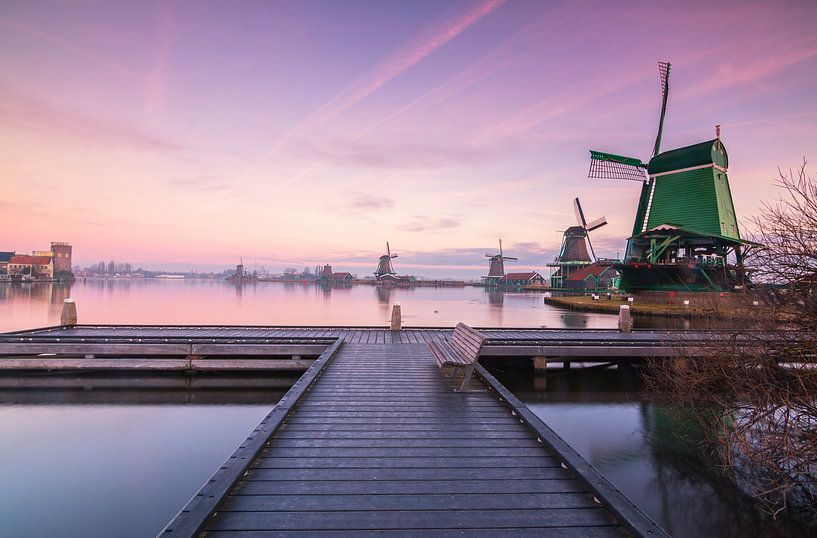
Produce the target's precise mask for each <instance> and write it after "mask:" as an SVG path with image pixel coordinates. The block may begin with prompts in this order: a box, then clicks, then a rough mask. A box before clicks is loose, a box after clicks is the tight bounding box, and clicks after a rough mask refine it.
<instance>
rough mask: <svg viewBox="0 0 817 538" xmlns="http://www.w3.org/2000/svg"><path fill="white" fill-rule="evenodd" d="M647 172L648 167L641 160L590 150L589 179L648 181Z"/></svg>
mask: <svg viewBox="0 0 817 538" xmlns="http://www.w3.org/2000/svg"><path fill="white" fill-rule="evenodd" d="M646 171H647V165H646V164H644V163H642V162H641V160H640V159H636V158H634V157H624V156H623V155H615V154H613V153H604V152H601V151H593V150H592V149H591V150H590V172H588V174H587V177H589V178H593V179H629V180H631V181H646V179H647V178H646V176H645V174H646Z"/></svg>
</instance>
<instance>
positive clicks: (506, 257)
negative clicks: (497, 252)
mask: <svg viewBox="0 0 817 538" xmlns="http://www.w3.org/2000/svg"><path fill="white" fill-rule="evenodd" d="M502 259H503V260H518V259H519V258H512V257H510V256H502Z"/></svg>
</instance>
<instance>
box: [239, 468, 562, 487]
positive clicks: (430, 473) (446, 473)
mask: <svg viewBox="0 0 817 538" xmlns="http://www.w3.org/2000/svg"><path fill="white" fill-rule="evenodd" d="M571 478H574V475H573V474H571V473H570V472H568V471H567V470H566V469H562V468H561V467H534V468H531V467H512V468H504V469H496V468H491V469H478V468H468V467H459V468H457V467H445V468H442V467H440V468H430V469H383V468H355V469H325V468H318V469H308V468H304V469H265V468H261V469H253V471H252V479H251V480H247V481H245V483H249V482H251V481H256V480H262V481H264V480H275V481H278V480H283V481H287V480H296V481H303V480H363V481H369V480H526V479H536V480H551V479H558V480H567V479H571Z"/></svg>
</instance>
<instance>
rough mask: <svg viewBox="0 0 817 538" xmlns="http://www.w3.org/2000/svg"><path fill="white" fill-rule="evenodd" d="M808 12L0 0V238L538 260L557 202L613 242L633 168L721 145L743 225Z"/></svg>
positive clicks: (609, 252)
mask: <svg viewBox="0 0 817 538" xmlns="http://www.w3.org/2000/svg"><path fill="white" fill-rule="evenodd" d="M815 24H817V3H815V2H776V3H769V2H758V3H753V2H718V3H714V4H713V3H711V2H701V3H699V4H698V5H697V7H694V6H693V5H690V4H685V5H684V7H680V5H679V4H678V3H677V2H654V1H651V2H629V3H625V4H616V6H612V5H611V3H608V2H582V3H578V2H563V3H560V2H538V1H530V2H526V1H511V2H502V1H499V0H493V1H473V2H468V1H459V2H436V1H434V2H403V3H398V2H336V3H328V2H320V3H319V2H246V3H242V4H240V5H239V4H235V3H230V2H151V3H148V2H134V3H132V4H131V5H129V6H128V5H125V4H122V3H116V5H114V4H113V3H110V2H83V3H80V4H78V3H73V2H6V3H4V4H3V7H1V8H0V144H2V147H3V152H2V153H0V178H1V179H0V181H2V184H1V185H2V189H1V190H0V230H2V232H0V250H16V251H18V252H27V251H30V250H33V249H42V248H46V247H47V246H48V244H49V242H50V241H52V240H53V241H69V242H71V243H72V244H73V245H74V252H75V262H77V263H80V264H89V263H93V262H95V261H98V260H100V259H105V260H108V259H116V260H121V261H130V262H132V263H134V264H137V265H144V266H146V267H181V268H192V267H196V268H226V267H228V266H231V265H234V264H235V263H237V260H238V259H239V257H242V256H243V258H244V260H245V262H249V263H256V262H257V263H258V264H259V265H264V266H266V267H268V268H270V269H272V270H282V269H283V268H284V267H287V266H303V265H308V266H314V265H316V264H319V263H320V264H322V263H332V264H333V265H334V266H335V267H336V268H337V269H338V270H350V271H352V272H355V273H359V274H366V273H371V272H372V271H373V270H374V267H375V258H376V257H377V255H379V254H380V253H381V250H382V249H383V248H384V243H385V241H386V240H388V241H389V242H390V243H391V245H392V248H393V249H394V250H395V251H397V252H398V254H399V255H400V258H398V260H395V262H396V266H397V267H396V268H397V270H398V271H400V272H401V273H413V274H419V275H430V276H442V275H445V276H455V275H459V276H478V275H479V274H482V273H484V272H485V269H486V267H487V266H486V267H483V266H484V265H485V258H484V257H483V253H484V252H487V251H489V250H491V249H493V248H494V245H496V240H497V238H498V237H500V236H501V237H502V238H503V242H504V244H505V246H506V250H507V251H508V253H509V254H511V255H516V256H518V257H519V258H520V260H519V262H517V263H516V264H514V267H515V268H518V269H519V270H523V269H538V270H545V264H546V263H547V262H548V261H549V260H550V259H552V257H553V256H554V255H555V253H556V251H557V250H558V247H559V244H560V241H561V234H560V232H559V231H560V230H563V229H564V228H565V227H567V226H569V225H571V224H573V220H574V218H573V214H572V207H571V204H572V199H573V198H574V197H575V196H579V197H580V198H581V200H582V205H583V206H584V208H585V211H586V212H587V213H588V216H589V217H591V218H594V217H596V216H600V215H605V216H606V217H607V220H608V221H609V222H610V224H609V225H608V226H606V227H604V228H602V229H600V230H598V231H597V232H595V233H594V235H593V239H594V245H595V246H596V252H597V254H599V255H602V256H615V254H616V252H617V251H623V249H624V245H625V238H626V237H627V235H628V232H629V231H630V230H631V228H632V219H633V213H634V210H635V206H636V204H637V195H638V187H639V186H638V185H637V184H636V183H632V182H615V181H599V180H589V179H587V178H586V176H587V169H588V152H587V150H588V149H590V148H594V149H599V150H603V151H610V152H614V153H621V154H625V155H632V156H635V157H639V158H642V159H647V158H648V157H649V153H650V150H651V148H652V143H653V140H654V138H655V131H656V127H657V118H658V113H659V106H660V90H659V84H658V76H657V68H656V64H657V62H658V61H659V60H669V61H671V62H672V64H673V68H672V78H671V91H670V104H669V111H668V115H667V124H666V128H665V134H664V146H663V147H664V149H670V148H672V147H677V146H681V145H686V144H690V143H694V142H698V141H701V140H706V139H708V138H712V137H713V136H714V125H715V124H716V123H720V124H721V125H722V126H723V127H722V138H723V140H724V143H725V145H726V147H727V150H728V151H729V155H730V170H729V177H730V182H731V184H732V189H733V196H734V200H735V205H736V210H737V212H738V216H739V218H740V219H741V220H745V219H746V218H748V217H749V216H751V215H752V214H754V213H756V212H757V209H758V207H759V205H760V204H761V202H762V201H763V200H768V199H770V198H774V197H776V196H777V193H776V191H775V189H774V188H773V187H772V186H771V184H770V179H771V178H772V177H773V176H775V175H776V171H777V168H778V167H783V168H789V167H797V166H799V164H800V163H801V162H802V160H803V158H804V157H805V158H811V159H817V98H816V97H815V96H817V34H815V32H814V28H815Z"/></svg>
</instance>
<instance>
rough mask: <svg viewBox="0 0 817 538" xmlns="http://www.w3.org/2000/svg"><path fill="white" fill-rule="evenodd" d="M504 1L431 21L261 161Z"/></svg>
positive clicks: (490, 0) (486, 2) (484, 1)
mask: <svg viewBox="0 0 817 538" xmlns="http://www.w3.org/2000/svg"><path fill="white" fill-rule="evenodd" d="M505 2H506V0H482V1H481V2H479V3H476V4H472V5H470V7H469V8H468V9H466V10H465V11H463V12H461V13H458V14H457V15H455V16H453V17H450V18H448V19H446V20H444V21H441V22H436V23H432V24H431V25H429V26H428V27H426V29H425V30H424V31H422V32H420V34H418V35H417V36H416V37H414V38H413V39H411V40H410V41H409V42H408V43H407V44H406V45H404V46H403V47H402V48H401V49H399V50H398V51H397V52H396V53H395V54H393V55H391V56H389V57H388V58H386V59H385V60H384V61H382V62H381V63H380V64H378V65H377V66H375V67H374V68H373V69H372V70H370V71H369V72H367V73H365V74H363V75H361V76H359V77H358V78H357V79H355V80H354V81H353V82H351V83H350V84H349V85H348V86H346V87H345V88H344V89H342V90H341V91H340V92H338V93H337V94H336V95H335V96H334V97H333V98H332V99H330V100H329V101H327V102H326V103H324V104H323V105H321V107H320V108H318V109H317V110H315V111H314V112H313V113H312V114H310V115H309V116H308V117H307V118H306V119H304V120H303V121H302V122H300V123H298V124H297V125H295V126H294V127H293V128H292V129H290V130H289V131H288V132H287V133H285V134H284V135H283V136H282V137H281V138H280V139H279V140H278V141H276V142H275V143H274V144H273V145H272V147H271V148H270V150H269V151H268V152H267V154H266V156H265V158H264V160H266V158H267V157H268V156H269V155H270V154H271V153H272V152H274V151H275V150H276V149H277V148H278V147H280V146H281V145H282V144H283V143H284V142H285V141H286V140H288V139H289V138H290V137H291V136H292V135H293V134H294V133H296V132H297V131H300V130H302V129H304V128H307V127H310V126H313V127H314V126H316V125H320V124H322V123H325V122H326V121H328V120H330V119H332V118H333V117H335V116H337V115H338V114H340V113H342V112H344V111H346V110H348V109H349V108H351V107H353V106H354V105H356V104H357V103H359V102H360V101H362V100H363V99H365V98H366V97H368V96H369V95H371V94H373V93H374V92H376V91H377V90H379V89H380V88H381V87H383V86H384V85H385V84H387V83H388V82H389V81H391V80H392V79H394V78H395V77H397V76H399V75H401V74H403V73H405V72H406V71H408V70H409V69H411V68H412V67H414V66H415V65H417V64H418V63H420V62H421V61H422V60H423V59H425V58H426V57H428V56H429V55H430V54H432V53H433V52H434V51H436V50H437V49H439V48H440V47H442V46H443V45H445V44H446V43H448V42H449V41H451V40H452V39H454V38H456V37H457V36H459V35H460V34H462V33H463V32H465V31H466V30H467V29H468V28H470V27H471V26H473V25H474V24H476V23H477V22H479V21H480V20H481V19H482V18H483V17H485V16H487V15H489V14H490V13H492V12H493V11H494V10H496V9H497V8H498V7H500V6H501V5H502V4H504V3H505Z"/></svg>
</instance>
